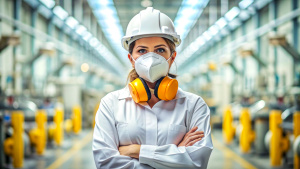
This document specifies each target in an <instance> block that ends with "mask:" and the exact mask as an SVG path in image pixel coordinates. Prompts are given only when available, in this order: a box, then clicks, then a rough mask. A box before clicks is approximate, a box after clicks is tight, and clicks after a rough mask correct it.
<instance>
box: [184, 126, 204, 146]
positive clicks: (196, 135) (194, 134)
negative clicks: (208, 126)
mask: <svg viewBox="0 0 300 169" xmlns="http://www.w3.org/2000/svg"><path fill="white" fill-rule="evenodd" d="M197 129H198V127H197V126H196V127H193V128H192V129H191V130H190V131H189V132H187V133H186V134H185V136H184V138H183V139H182V141H181V142H180V143H179V144H178V147H181V146H185V147H188V146H192V145H194V144H195V143H196V142H197V141H200V140H201V139H202V138H203V137H204V132H203V131H196V130H197Z"/></svg>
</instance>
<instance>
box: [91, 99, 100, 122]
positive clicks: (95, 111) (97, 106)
mask: <svg viewBox="0 0 300 169" xmlns="http://www.w3.org/2000/svg"><path fill="white" fill-rule="evenodd" d="M99 106H100V103H98V104H97V105H96V106H95V108H94V118H93V119H94V120H93V128H94V127H95V117H96V114H97V111H98V109H99Z"/></svg>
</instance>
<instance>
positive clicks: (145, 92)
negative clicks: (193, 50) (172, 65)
mask: <svg viewBox="0 0 300 169" xmlns="http://www.w3.org/2000/svg"><path fill="white" fill-rule="evenodd" d="M145 37H163V38H167V39H169V40H171V41H172V42H173V43H174V44H175V45H176V46H178V45H180V43H181V40H180V37H179V35H178V34H177V33H176V32H175V28H174V24H173V22H172V20H171V19H170V18H169V17H168V16H167V15H165V14H164V13H161V12H160V11H159V10H156V9H153V8H152V7H148V8H147V9H145V10H142V11H141V12H140V13H139V14H137V15H135V16H134V17H133V18H132V19H131V21H130V22H129V24H128V26H127V30H126V35H125V36H124V37H123V38H122V46H123V47H124V49H125V50H127V51H128V50H129V46H130V44H131V43H132V42H134V41H136V40H138V39H140V38H145ZM171 56H172V55H171ZM171 56H170V58H171ZM170 58H169V59H170ZM169 59H168V60H169ZM133 60H134V59H133ZM168 60H166V59H165V58H164V57H162V56H160V55H159V54H156V53H153V52H149V53H147V54H144V55H143V56H141V57H139V58H138V59H136V60H134V61H135V69H136V71H137V74H138V75H139V76H140V77H139V78H137V79H135V80H134V81H132V82H130V83H129V84H128V87H129V90H130V94H131V96H132V98H133V100H134V101H135V102H136V103H139V102H146V101H148V100H150V99H151V91H152V92H153V93H154V95H155V96H156V97H157V98H159V99H161V100H165V101H169V100H172V99H174V98H175V96H176V93H177V90H178V82H177V80H176V79H172V78H170V77H168V76H167V74H168V69H169V65H168V62H167V61H168ZM154 66H155V70H154V69H151V67H154ZM154 71H155V72H154ZM145 80H147V81H149V82H152V83H153V82H155V81H156V85H155V88H154V91H153V90H152V89H150V88H149V87H148V86H147V84H146V82H145Z"/></svg>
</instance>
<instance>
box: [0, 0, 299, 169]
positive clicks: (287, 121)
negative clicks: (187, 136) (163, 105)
mask: <svg viewBox="0 0 300 169" xmlns="http://www.w3.org/2000/svg"><path fill="white" fill-rule="evenodd" d="M299 5H300V0H131V1H129V0H0V145H1V146H2V147H1V148H0V165H1V166H0V168H48V169H50V168H51V169H53V168H73V169H76V168H96V167H95V163H94V159H93V154H92V148H91V144H92V131H93V126H94V116H95V112H96V111H97V109H98V107H99V102H100V100H101V98H102V97H104V96H105V95H106V94H107V93H109V92H111V91H115V90H119V89H121V88H124V87H125V86H126V85H127V81H126V80H127V79H126V78H127V75H128V72H129V70H130V68H131V64H130V62H129V60H128V58H127V52H126V51H125V50H124V49H123V48H122V46H121V38H122V37H123V36H124V34H125V30H126V27H127V24H128V22H129V21H130V19H131V18H132V17H133V16H134V15H136V14H137V13H138V12H139V11H140V10H142V9H145V8H146V7H148V6H153V7H154V8H155V9H158V10H160V11H161V12H163V13H165V14H166V15H168V16H169V17H170V18H171V19H172V20H173V21H174V25H175V28H176V30H177V32H178V33H179V35H180V37H181V39H182V44H181V45H180V46H179V47H178V48H177V52H178V56H177V57H176V60H175V62H176V64H173V65H174V67H173V66H172V67H171V70H170V71H171V72H172V73H174V74H177V75H178V78H177V79H178V82H179V87H180V88H182V89H184V90H186V91H189V92H192V93H195V94H197V95H200V96H201V97H202V98H203V99H204V100H205V101H206V103H207V104H208V106H209V107H210V110H211V127H212V137H213V143H214V150H213V152H212V154H211V157H210V161H209V164H208V168H211V169H215V168H226V169H231V168H235V169H237V168H251V169H254V168H285V169H286V168H294V169H300V136H299V135H300V64H299V63H300V50H299V48H300V43H299V40H300V36H299V31H300V27H299V22H300V8H299Z"/></svg>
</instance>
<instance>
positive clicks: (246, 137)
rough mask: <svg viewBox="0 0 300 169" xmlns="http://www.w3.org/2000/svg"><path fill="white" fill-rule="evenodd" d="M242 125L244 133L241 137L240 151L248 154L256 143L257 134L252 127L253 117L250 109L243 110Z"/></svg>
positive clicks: (242, 132)
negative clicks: (253, 143) (254, 142)
mask: <svg viewBox="0 0 300 169" xmlns="http://www.w3.org/2000/svg"><path fill="white" fill-rule="evenodd" d="M240 123H241V125H242V131H241V135H240V138H239V139H240V150H241V151H242V152H243V153H248V152H249V151H250V148H251V144H252V142H253V141H254V138H255V133H254V131H253V130H252V127H251V117H250V111H249V108H242V112H241V117H240Z"/></svg>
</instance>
